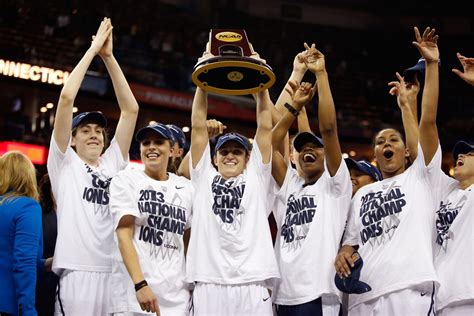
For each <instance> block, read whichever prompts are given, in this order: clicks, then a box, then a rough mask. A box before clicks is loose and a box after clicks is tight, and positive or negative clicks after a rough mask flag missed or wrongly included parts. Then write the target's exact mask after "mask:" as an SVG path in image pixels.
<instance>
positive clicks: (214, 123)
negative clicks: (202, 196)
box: [177, 119, 227, 179]
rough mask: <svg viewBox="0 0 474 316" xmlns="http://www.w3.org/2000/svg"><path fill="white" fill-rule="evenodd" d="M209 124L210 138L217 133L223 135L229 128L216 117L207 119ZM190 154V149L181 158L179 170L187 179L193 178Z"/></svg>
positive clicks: (179, 173) (208, 132)
mask: <svg viewBox="0 0 474 316" xmlns="http://www.w3.org/2000/svg"><path fill="white" fill-rule="evenodd" d="M206 125H207V134H208V137H209V138H212V137H215V136H217V135H221V134H222V133H224V130H225V129H226V128H227V126H225V125H224V124H222V122H220V121H218V120H215V119H210V120H207V121H206ZM189 155H190V151H188V152H187V153H186V155H185V156H184V158H183V160H181V163H180V164H179V168H178V172H177V174H178V175H180V176H182V177H185V178H187V179H191V175H190V173H189Z"/></svg>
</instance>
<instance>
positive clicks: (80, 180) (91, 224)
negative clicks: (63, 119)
mask: <svg viewBox="0 0 474 316" xmlns="http://www.w3.org/2000/svg"><path fill="white" fill-rule="evenodd" d="M126 164H127V162H126V161H124V159H123V156H122V152H121V151H120V147H119V144H118V143H117V141H116V140H115V138H114V139H112V141H111V143H110V146H109V148H107V150H106V151H105V153H104V154H103V155H102V156H101V157H100V158H99V166H98V167H92V166H89V165H88V164H86V163H85V162H84V161H82V160H81V158H79V156H78V155H77V153H76V152H75V151H74V149H72V148H71V146H69V145H68V147H67V149H66V153H64V154H63V153H62V152H61V151H60V149H59V148H58V145H57V144H56V141H55V140H54V137H51V144H50V148H49V156H48V164H47V166H48V174H49V178H50V180H51V189H52V192H53V195H54V198H55V200H56V206H57V208H56V209H57V217H58V235H57V239H56V248H55V250H54V260H53V271H54V272H55V273H56V274H61V272H62V270H63V269H68V270H80V271H95V272H111V271H112V263H111V253H112V248H113V226H112V217H111V215H110V211H109V199H110V196H109V184H110V180H111V179H112V177H113V176H115V175H116V174H117V173H118V172H119V171H120V170H121V169H123V168H125V166H126Z"/></svg>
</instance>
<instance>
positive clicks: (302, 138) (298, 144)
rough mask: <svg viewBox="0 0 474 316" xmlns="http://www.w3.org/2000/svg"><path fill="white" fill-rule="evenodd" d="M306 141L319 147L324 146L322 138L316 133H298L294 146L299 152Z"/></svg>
mask: <svg viewBox="0 0 474 316" xmlns="http://www.w3.org/2000/svg"><path fill="white" fill-rule="evenodd" d="M306 143H314V144H316V145H318V146H319V147H323V146H324V143H323V140H322V138H320V137H318V136H316V135H314V133H311V132H301V133H298V134H297V135H296V136H295V138H294V139H293V147H294V148H295V150H296V151H297V152H300V150H301V148H303V146H304V144H306Z"/></svg>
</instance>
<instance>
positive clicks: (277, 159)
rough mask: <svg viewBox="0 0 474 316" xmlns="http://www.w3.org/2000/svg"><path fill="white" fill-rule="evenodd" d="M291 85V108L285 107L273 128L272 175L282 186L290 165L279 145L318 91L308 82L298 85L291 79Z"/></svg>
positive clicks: (289, 104) (289, 90) (289, 105)
mask: <svg viewBox="0 0 474 316" xmlns="http://www.w3.org/2000/svg"><path fill="white" fill-rule="evenodd" d="M289 86H290V88H291V89H287V92H288V94H289V95H290V96H291V97H292V100H291V101H290V103H288V107H289V108H288V109H285V113H284V114H283V115H282V117H281V119H280V121H279V122H278V124H277V125H275V127H273V130H272V148H273V157H272V175H273V178H274V179H275V182H276V183H277V184H278V185H279V186H281V185H282V184H283V181H284V180H285V175H286V169H287V167H288V165H287V162H286V160H285V159H284V157H283V156H282V154H281V153H280V152H279V151H278V146H279V144H281V142H282V141H284V140H285V136H286V134H287V133H288V130H289V129H290V127H291V125H292V124H293V122H294V121H295V118H296V116H297V115H298V113H299V111H300V110H301V109H302V108H303V106H305V105H306V104H307V103H308V102H309V101H310V100H311V99H312V98H313V96H314V93H315V91H316V89H315V88H313V87H312V85H311V83H307V82H303V83H301V85H298V84H297V82H296V81H290V82H289ZM290 111H291V112H290Z"/></svg>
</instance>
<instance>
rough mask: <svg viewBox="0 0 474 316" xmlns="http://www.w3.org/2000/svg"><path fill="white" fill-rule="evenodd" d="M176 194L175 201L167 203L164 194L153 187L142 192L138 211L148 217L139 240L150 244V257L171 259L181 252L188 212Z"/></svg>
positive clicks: (141, 228) (140, 231)
mask: <svg viewBox="0 0 474 316" xmlns="http://www.w3.org/2000/svg"><path fill="white" fill-rule="evenodd" d="M180 202H181V199H180V198H179V195H178V194H177V193H176V194H175V197H174V198H173V201H171V203H170V202H167V201H165V196H164V194H163V193H162V192H159V191H155V190H154V189H153V187H149V188H145V189H143V190H140V192H139V198H138V210H139V211H140V213H145V214H146V215H147V218H146V222H144V223H143V224H142V225H141V226H140V230H139V233H138V239H139V240H141V241H143V242H145V243H148V244H150V256H152V255H154V256H155V258H156V257H158V256H159V255H161V256H162V259H165V258H166V257H168V258H171V256H172V254H173V253H174V252H175V251H177V250H179V245H180V238H181V236H182V235H183V233H184V229H185V226H186V211H185V209H184V208H183V207H181V206H180V205H178V204H181V203H180Z"/></svg>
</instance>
